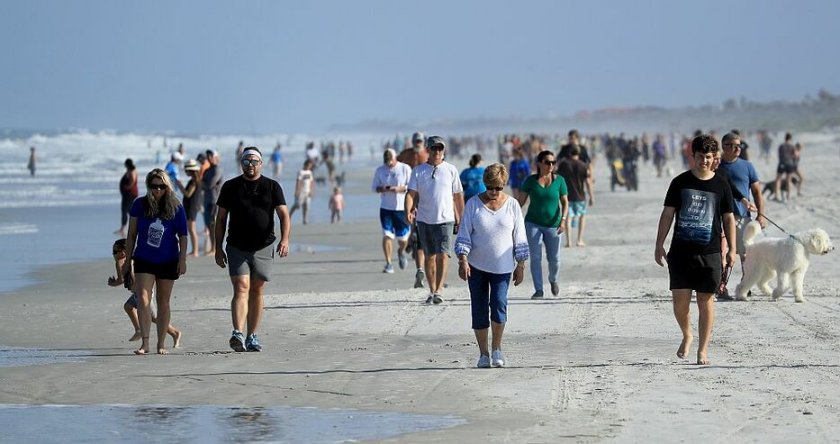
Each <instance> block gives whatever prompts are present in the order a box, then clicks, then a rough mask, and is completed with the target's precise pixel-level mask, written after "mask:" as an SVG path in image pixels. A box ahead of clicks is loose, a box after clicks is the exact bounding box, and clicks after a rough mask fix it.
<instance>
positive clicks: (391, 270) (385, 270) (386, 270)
mask: <svg viewBox="0 0 840 444" xmlns="http://www.w3.org/2000/svg"><path fill="white" fill-rule="evenodd" d="M382 272H383V273H388V274H393V273H394V266H393V265H391V263H390V262H388V263H387V264H385V268H383V269H382Z"/></svg>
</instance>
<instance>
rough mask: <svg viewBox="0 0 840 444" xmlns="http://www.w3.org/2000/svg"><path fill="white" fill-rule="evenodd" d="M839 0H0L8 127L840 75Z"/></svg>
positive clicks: (431, 106)
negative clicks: (692, 0)
mask: <svg viewBox="0 0 840 444" xmlns="http://www.w3.org/2000/svg"><path fill="white" fill-rule="evenodd" d="M838 16H840V3H836V2H830V1H814V0H811V1H800V2H796V3H790V2H782V1H769V2H764V1H759V0H746V1H740V2H734V3H731V2H724V1H717V0H715V1H710V2H705V3H702V4H681V3H673V2H667V1H641V2H634V3H633V4H628V3H625V2H610V3H599V4H589V3H584V2H567V1H557V2H555V1H532V2H521V3H516V4H512V3H508V2H503V1H482V2H479V1H465V2H451V3H450V2H444V1H431V2H387V1H360V2H339V1H328V2H327V1H324V2H311V3H300V4H298V3H295V4H287V3H275V2H268V1H257V2H248V3H243V4H239V3H236V4H233V3H227V2H218V1H210V2H198V1H183V2H163V1H151V2H143V3H137V4H127V3H112V2H106V1H92V0H90V1H78V2H64V1H59V0H50V1H38V2H13V1H9V0H0V37H2V38H0V47H2V48H3V50H4V54H5V57H4V61H3V66H4V69H3V74H2V78H3V82H0V103H3V106H2V108H0V127H5V128H33V129H47V128H86V129H91V130H94V131H96V130H101V129H112V130H117V131H150V132H161V131H177V132H184V133H263V134H265V133H295V132H323V131H325V130H326V129H327V128H328V127H330V126H331V125H336V124H337V125H352V124H354V123H357V122H362V121H376V120H398V121H409V122H413V121H433V120H439V119H469V118H476V117H480V116H484V117H494V118H504V117H508V116H522V117H536V116H545V115H551V114H554V115H557V116H571V115H573V114H574V113H576V112H578V111H582V110H593V109H600V108H609V107H630V106H661V107H667V108H674V107H683V106H703V105H719V104H721V103H722V102H723V101H724V100H726V99H729V98H735V99H737V98H740V97H745V98H747V99H748V100H752V101H773V100H785V101H794V100H801V99H802V98H803V97H805V96H806V95H811V96H815V95H816V93H817V91H818V90H819V89H820V88H824V89H827V90H828V91H830V92H833V93H836V92H838V91H840V61H838V60H837V58H836V57H834V56H831V54H835V53H836V44H837V42H840V29H838V28H837V27H836V26H835V23H834V21H835V20H836V18H837V17H838Z"/></svg>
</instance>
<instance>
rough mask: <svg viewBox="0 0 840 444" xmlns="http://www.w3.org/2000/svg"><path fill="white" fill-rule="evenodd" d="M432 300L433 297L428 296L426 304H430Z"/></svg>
mask: <svg viewBox="0 0 840 444" xmlns="http://www.w3.org/2000/svg"><path fill="white" fill-rule="evenodd" d="M434 299H435V297H434V295H432V294H430V295H429V297H427V298H426V304H431V303H432V301H433V300H434Z"/></svg>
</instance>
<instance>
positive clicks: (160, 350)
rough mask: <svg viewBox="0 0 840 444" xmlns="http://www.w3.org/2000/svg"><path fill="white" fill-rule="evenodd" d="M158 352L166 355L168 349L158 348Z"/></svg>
mask: <svg viewBox="0 0 840 444" xmlns="http://www.w3.org/2000/svg"><path fill="white" fill-rule="evenodd" d="M158 354H159V355H168V354H169V350H167V349H165V348H159V349H158Z"/></svg>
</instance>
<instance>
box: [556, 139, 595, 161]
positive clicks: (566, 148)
mask: <svg viewBox="0 0 840 444" xmlns="http://www.w3.org/2000/svg"><path fill="white" fill-rule="evenodd" d="M578 149H579V150H580V160H582V161H583V163H585V164H587V165H589V163H590V162H591V161H592V160H591V159H590V158H589V151H587V150H586V146H584V145H578ZM571 158H572V144H566V145H563V146H562V147H560V152H559V153H557V160H558V161H559V160H562V159H571Z"/></svg>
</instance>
